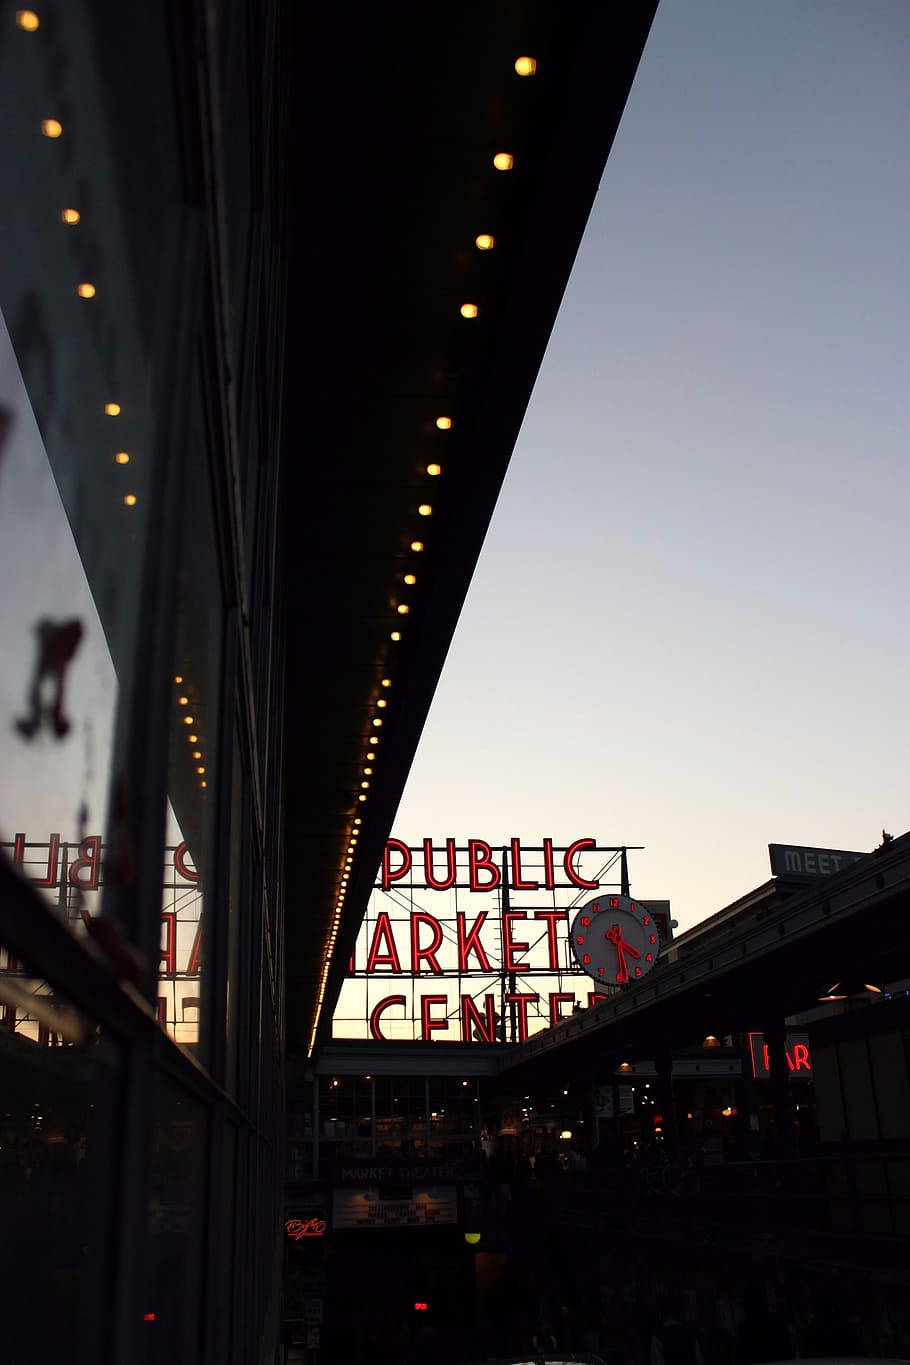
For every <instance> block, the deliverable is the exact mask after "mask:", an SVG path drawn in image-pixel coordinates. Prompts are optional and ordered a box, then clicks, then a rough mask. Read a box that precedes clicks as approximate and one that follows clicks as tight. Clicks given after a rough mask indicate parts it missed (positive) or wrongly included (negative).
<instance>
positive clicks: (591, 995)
mask: <svg viewBox="0 0 910 1365" xmlns="http://www.w3.org/2000/svg"><path fill="white" fill-rule="evenodd" d="M606 998H607V997H606V995H605V994H604V992H603V991H588V1009H591V1008H592V1007H593V1006H594V1005H599V1004H600V1002H601V1000H606Z"/></svg>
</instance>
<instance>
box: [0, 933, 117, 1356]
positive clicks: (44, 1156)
mask: <svg viewBox="0 0 910 1365" xmlns="http://www.w3.org/2000/svg"><path fill="white" fill-rule="evenodd" d="M116 1064H117V1053H116V1051H115V1049H114V1048H113V1046H112V1045H110V1044H109V1043H108V1042H107V1041H106V1040H105V1039H104V1038H103V1037H102V1035H101V1033H100V1031H99V1030H98V1029H97V1028H96V1027H95V1026H94V1025H93V1024H92V1023H91V1021H90V1020H88V1019H86V1018H85V1016H84V1015H82V1014H81V1013H79V1012H78V1011H77V1010H76V1009H74V1008H73V1006H72V1005H71V1004H70V1003H69V1002H68V1001H67V1000H66V999H65V998H63V997H62V996H61V995H60V994H59V992H55V991H53V990H52V989H51V988H50V986H48V985H47V983H46V982H44V981H41V980H40V979H38V978H36V977H35V976H34V975H32V974H31V973H30V972H29V971H28V970H27V969H26V968H25V967H23V965H22V963H20V962H18V961H17V960H16V959H15V958H14V957H12V956H11V955H10V954H9V953H8V952H7V951H6V949H5V948H3V947H2V946H0V1076H2V1097H0V1209H2V1219H3V1236H2V1238H0V1284H2V1285H3V1302H4V1311H3V1359H4V1360H9V1361H22V1362H29V1361H39V1360H67V1359H71V1358H72V1356H73V1348H74V1342H75V1341H76V1340H78V1337H79V1331H80V1312H81V1311H82V1305H83V1303H84V1301H85V1299H86V1297H87V1280H88V1276H89V1273H90V1271H91V1269H92V1258H93V1257H95V1258H97V1257H98V1255H99V1253H100V1248H99V1247H98V1246H97V1245H95V1239H94V1231H93V1229H94V1227H95V1220H94V1218H93V1208H92V1200H93V1198H94V1197H96V1196H97V1192H98V1183H97V1179H93V1178H92V1174H91V1173H92V1168H93V1164H94V1163H95V1162H97V1161H98V1160H99V1155H100V1154H99V1151H98V1146H99V1142H98V1138H99V1136H100V1140H101V1142H106V1141H108V1140H109V1131H108V1130H109V1125H106V1124H105V1119H104V1114H105V1112H106V1106H105V1104H104V1103H103V1102H102V1097H101V1096H102V1091H103V1090H104V1089H105V1088H106V1086H107V1082H108V1081H109V1080H110V1079H112V1077H113V1073H114V1071H115V1068H116ZM102 1129H103V1130H104V1131H99V1130H102ZM38 1286H40V1299H41V1301H42V1302H46V1303H51V1304H53V1312H43V1311H40V1309H39V1308H38V1307H36V1302H37V1301H36V1294H37V1293H38V1292H39V1291H38V1288H37V1287H38Z"/></svg>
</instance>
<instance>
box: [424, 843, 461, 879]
mask: <svg viewBox="0 0 910 1365" xmlns="http://www.w3.org/2000/svg"><path fill="white" fill-rule="evenodd" d="M423 870H424V873H425V875H426V882H427V886H429V887H432V889H433V890H434V891H448V889H449V887H450V886H454V885H455V840H454V839H446V875H445V880H444V881H441V882H439V881H437V880H436V877H435V874H434V872H433V840H432V839H424V841H423Z"/></svg>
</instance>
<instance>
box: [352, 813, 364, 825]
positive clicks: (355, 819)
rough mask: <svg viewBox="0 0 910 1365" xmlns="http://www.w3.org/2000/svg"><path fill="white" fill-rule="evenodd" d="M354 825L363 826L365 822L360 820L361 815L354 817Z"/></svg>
mask: <svg viewBox="0 0 910 1365" xmlns="http://www.w3.org/2000/svg"><path fill="white" fill-rule="evenodd" d="M354 824H355V825H362V824H363V821H362V820H361V818H360V816H359V815H357V816H355V817H354Z"/></svg>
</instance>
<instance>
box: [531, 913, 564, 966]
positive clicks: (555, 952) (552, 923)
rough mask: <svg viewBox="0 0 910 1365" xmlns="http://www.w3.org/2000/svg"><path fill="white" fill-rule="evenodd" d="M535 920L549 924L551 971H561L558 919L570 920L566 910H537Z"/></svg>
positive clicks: (548, 945) (548, 937) (548, 946)
mask: <svg viewBox="0 0 910 1365" xmlns="http://www.w3.org/2000/svg"><path fill="white" fill-rule="evenodd" d="M534 918H535V919H544V920H546V922H547V948H548V949H549V953H550V970H551V971H554V972H556V971H558V970H559V947H558V945H557V943H556V921H557V920H558V919H568V913H567V911H565V910H537V911H535V914H534Z"/></svg>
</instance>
